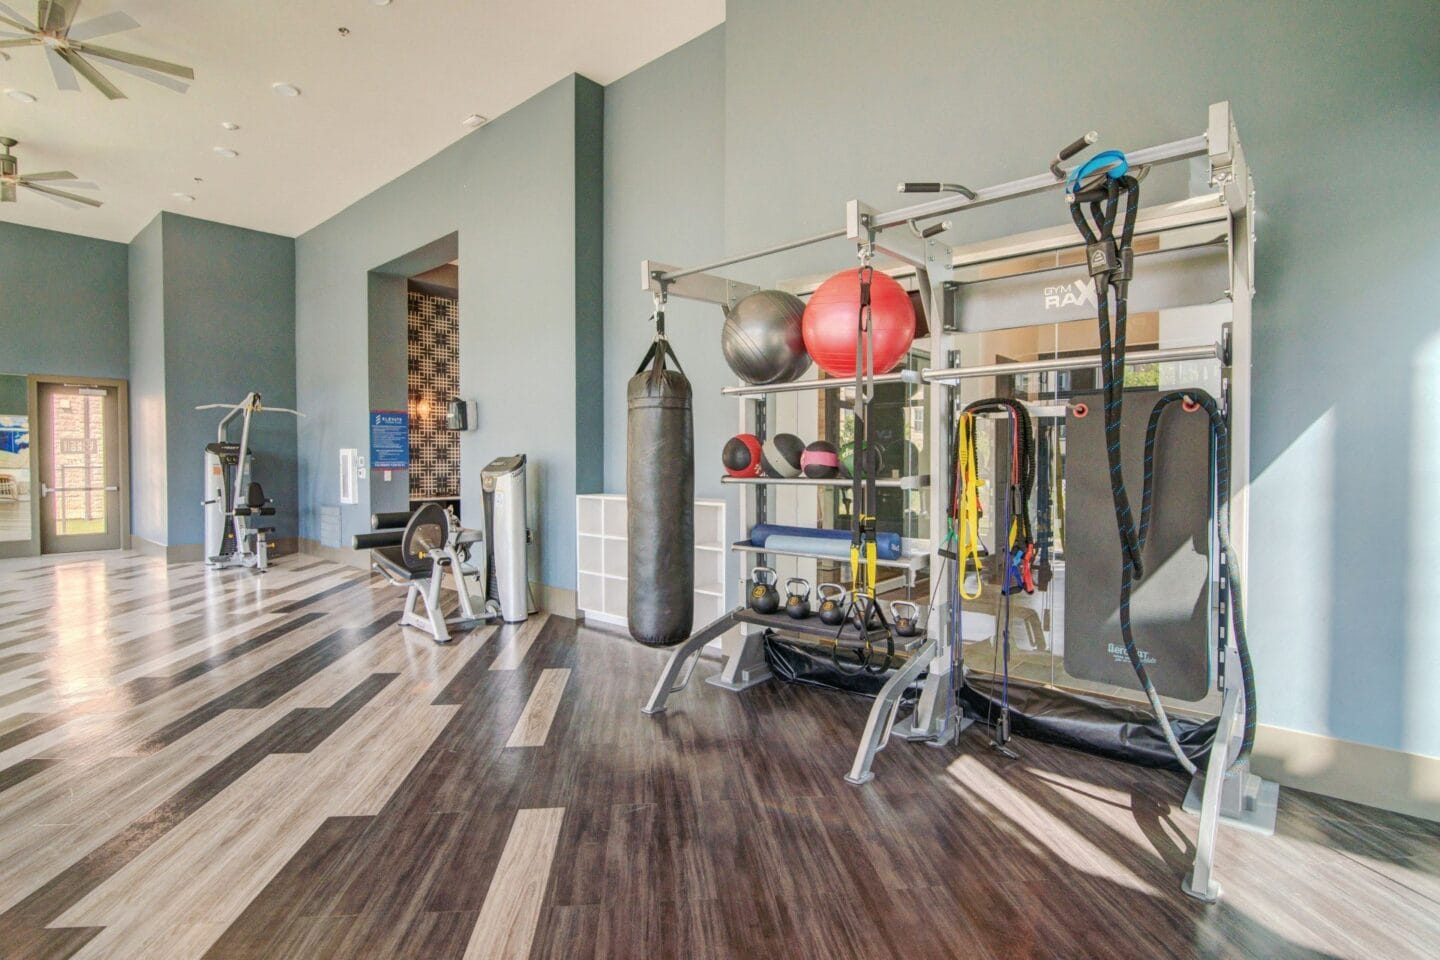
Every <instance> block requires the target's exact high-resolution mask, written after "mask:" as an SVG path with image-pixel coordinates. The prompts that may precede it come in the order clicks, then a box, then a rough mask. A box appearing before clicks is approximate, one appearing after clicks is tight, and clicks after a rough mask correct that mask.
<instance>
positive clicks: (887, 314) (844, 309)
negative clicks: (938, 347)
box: [801, 270, 915, 377]
mask: <svg viewBox="0 0 1440 960" xmlns="http://www.w3.org/2000/svg"><path fill="white" fill-rule="evenodd" d="M870 312H871V323H870V342H871V345H872V350H873V352H874V355H875V372H876V373H877V374H878V373H889V372H890V370H891V369H893V368H894V366H895V365H896V364H897V363H899V362H900V359H901V358H902V357H904V356H905V354H906V353H907V352H908V351H909V349H910V344H911V343H912V342H914V340H915V307H914V305H912V304H911V303H910V294H908V293H906V292H905V288H904V287H902V286H900V284H899V283H897V282H896V281H895V279H894V278H893V277H891V276H889V275H888V274H884V273H881V272H880V271H878V270H877V271H875V273H874V274H873V276H872V279H871V281H870ZM859 315H860V272H859V271H858V270H842V271H840V272H839V273H837V274H835V275H834V276H833V277H831V278H830V279H829V280H826V281H825V282H824V283H822V284H820V288H819V289H818V290H816V291H815V293H814V294H813V295H812V296H811V297H810V302H809V303H808V304H807V305H806V306H805V315H804V317H803V318H802V321H801V330H802V332H803V334H804V337H805V349H806V350H808V351H809V352H810V356H811V357H812V358H813V359H814V360H815V362H816V363H818V364H819V365H820V369H822V370H824V371H825V372H826V373H828V374H830V375H831V376H833V377H853V376H855V334H856V324H857V322H858V320H859Z"/></svg>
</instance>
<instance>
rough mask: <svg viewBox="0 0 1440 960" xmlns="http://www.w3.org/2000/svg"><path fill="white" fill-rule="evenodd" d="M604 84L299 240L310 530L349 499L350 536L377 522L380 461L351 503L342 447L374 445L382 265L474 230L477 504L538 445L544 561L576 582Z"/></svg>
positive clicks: (487, 137)
mask: <svg viewBox="0 0 1440 960" xmlns="http://www.w3.org/2000/svg"><path fill="white" fill-rule="evenodd" d="M593 87H594V84H592V83H591V82H590V81H588V80H585V79H583V78H581V77H574V76H572V77H569V78H566V79H565V80H563V81H561V82H559V83H556V84H554V85H553V86H551V87H549V88H548V89H546V90H545V91H543V92H541V93H540V94H538V95H536V96H535V97H533V98H531V99H530V100H528V101H527V102H525V103H524V104H522V105H521V106H519V107H517V108H515V109H514V110H511V111H510V112H508V113H506V114H505V115H503V116H501V117H499V118H498V119H496V120H494V121H492V122H491V123H490V124H488V125H486V126H485V127H482V128H481V129H480V130H477V131H475V132H474V133H472V134H470V135H468V136H466V137H464V138H463V139H462V140H460V141H458V142H457V143H455V144H453V145H452V146H450V147H448V148H447V149H445V150H443V151H441V152H440V153H439V154H437V155H436V156H434V157H432V158H431V159H429V160H427V161H426V162H424V163H422V164H421V165H420V166H418V167H416V168H415V169H413V170H411V171H409V172H408V173H406V174H404V175H403V176H401V177H399V178H397V179H396V180H394V181H392V182H391V183H389V184H387V185H386V186H384V187H382V188H381V189H379V190H377V191H375V192H374V193H372V194H370V195H369V196H367V197H365V198H364V199H362V200H360V201H358V202H357V203H355V204H353V205H352V206H350V207H348V208H346V209H345V210H344V211H342V212H341V213H340V214H338V215H336V216H335V217H333V218H332V219H330V220H328V221H326V222H325V223H323V224H321V225H319V226H317V227H316V228H314V229H313V230H311V231H309V232H307V233H306V234H305V235H303V236H302V237H300V238H299V239H298V240H297V241H296V310H297V313H296V351H297V364H298V379H299V399H300V404H301V407H302V408H303V409H305V410H306V411H307V413H310V414H311V416H310V417H308V418H307V419H306V420H305V421H303V422H302V423H301V424H300V435H299V444H300V483H301V497H302V501H303V503H304V510H303V512H302V515H301V518H300V524H301V535H302V536H303V537H306V538H309V539H313V540H316V541H319V540H320V534H321V530H320V511H321V509H322V508H325V507H331V508H338V509H339V510H340V517H341V530H340V537H339V540H338V542H337V543H336V544H334V545H348V544H349V540H350V536H351V535H352V534H354V533H358V532H361V531H363V530H366V529H368V527H369V513H370V511H369V503H370V499H371V498H370V493H369V489H368V486H369V485H370V484H373V483H374V482H375V478H374V475H373V474H372V475H371V476H370V478H369V479H368V481H367V482H366V484H365V485H364V487H362V490H361V503H360V504H359V505H357V506H354V507H340V506H339V503H338V500H339V491H338V484H339V480H338V451H339V450H340V448H342V447H356V448H358V449H360V450H361V451H362V456H363V455H368V446H369V444H368V434H367V411H368V410H369V406H368V404H369V398H370V387H369V385H368V384H367V382H366V378H364V377H362V376H357V372H358V371H366V370H367V369H369V364H368V359H367V356H366V353H367V349H368V348H367V342H368V337H367V335H366V331H367V317H368V310H369V306H368V297H369V291H370V284H369V281H368V279H367V277H368V274H369V272H370V271H371V270H373V269H375V268H377V267H379V266H381V265H384V264H387V263H389V262H390V261H392V260H394V259H395V258H397V257H399V256H401V255H403V254H406V253H407V252H409V251H413V250H417V249H418V248H420V247H422V246H424V245H425V244H428V243H431V242H432V241H434V240H436V238H439V237H445V236H448V235H449V234H452V233H458V239H459V254H460V298H459V299H460V387H461V390H460V392H461V394H462V396H464V397H465V398H466V399H472V400H476V401H478V404H479V429H478V430H475V431H471V432H469V433H466V434H465V435H463V437H462V438H461V459H462V463H463V464H464V473H463V477H462V480H461V499H462V510H463V511H464V513H465V515H466V516H471V517H474V516H478V515H479V502H480V492H479V478H480V468H481V467H482V466H484V464H485V463H487V462H489V461H490V460H491V459H492V458H494V457H496V456H500V455H503V454H509V453H517V452H525V453H528V454H529V455H530V458H531V467H530V480H531V485H532V488H534V489H536V490H538V498H539V502H538V504H535V505H534V506H533V508H532V514H531V520H530V523H531V526H532V527H533V528H535V532H536V540H537V545H536V547H537V553H538V555H539V566H538V567H534V568H533V569H532V576H534V577H538V579H541V580H543V582H545V583H547V584H550V585H553V586H558V587H573V586H574V583H575V543H574V540H575V535H574V516H575V504H574V495H575V475H576V463H575V460H576V450H577V443H576V431H575V410H576V383H577V380H579V379H580V378H582V377H584V376H590V375H592V374H591V373H589V372H588V371H590V370H591V369H592V368H593V366H594V365H598V363H599V357H598V356H597V357H580V358H578V359H577V356H576V351H575V342H576V329H577V324H578V323H579V322H580V321H579V320H578V319H577V317H578V315H579V313H580V311H581V310H582V304H583V303H584V302H585V298H586V297H588V296H594V297H598V290H597V291H593V292H587V291H586V290H584V289H579V288H578V287H579V285H577V282H576V277H577V273H576V262H575V251H576V248H577V240H576V237H577V231H578V230H580V229H581V227H580V226H579V225H578V221H579V220H580V218H581V217H586V216H590V215H591V214H590V213H589V212H588V209H589V208H588V207H586V208H583V209H582V208H581V207H580V206H579V205H577V202H576V163H577V155H578V154H579V152H580V151H581V150H582V149H584V145H583V144H577V119H576V118H577V113H578V112H581V111H591V110H596V109H599V107H598V102H597V101H598V100H599V97H598V96H597V95H596V91H594V90H591V89H590V88H593ZM398 376H400V377H401V378H403V376H404V373H403V369H402V370H401V371H400V372H399V374H398ZM534 499H535V494H534V493H532V501H533V500H534ZM532 562H533V561H532Z"/></svg>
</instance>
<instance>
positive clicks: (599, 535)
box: [575, 493, 729, 627]
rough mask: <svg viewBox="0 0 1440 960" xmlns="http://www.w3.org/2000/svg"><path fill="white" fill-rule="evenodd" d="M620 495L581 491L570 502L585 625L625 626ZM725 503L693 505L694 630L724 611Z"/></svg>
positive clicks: (624, 551)
mask: <svg viewBox="0 0 1440 960" xmlns="http://www.w3.org/2000/svg"><path fill="white" fill-rule="evenodd" d="M625 537H626V521H625V494H623V493H583V494H580V495H579V496H577V497H576V498H575V540H576V543H575V557H576V559H577V566H578V570H577V572H576V586H577V587H578V589H579V593H580V602H579V607H580V612H581V614H583V615H584V617H585V620H586V622H588V623H604V624H609V625H611V626H615V627H626V626H628V624H629V619H628V617H627V613H626V609H625V602H626V589H627V583H626V577H627V567H628V565H629V558H628V552H627V549H626V542H625ZM726 547H727V544H726V543H725V501H724V500H696V501H695V621H694V622H695V626H697V627H700V626H704V625H705V624H707V623H709V622H711V621H712V620H714V619H716V618H717V617H719V616H720V614H722V613H724V612H725V611H726V610H728V609H729V605H728V604H727V602H726V596H725V595H726V589H725V588H726V580H725V554H726Z"/></svg>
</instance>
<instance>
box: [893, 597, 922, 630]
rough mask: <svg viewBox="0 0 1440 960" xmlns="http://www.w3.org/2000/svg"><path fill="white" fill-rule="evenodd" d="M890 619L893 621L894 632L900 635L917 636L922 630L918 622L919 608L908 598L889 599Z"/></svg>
mask: <svg viewBox="0 0 1440 960" xmlns="http://www.w3.org/2000/svg"><path fill="white" fill-rule="evenodd" d="M890 619H891V620H893V621H894V623H895V633H896V635H897V636H901V637H918V636H920V634H921V633H923V632H924V629H925V628H924V627H923V626H922V625H921V623H920V608H919V607H918V606H916V605H915V604H913V603H911V602H910V601H909V600H891V601H890Z"/></svg>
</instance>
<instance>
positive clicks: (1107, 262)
mask: <svg viewBox="0 0 1440 960" xmlns="http://www.w3.org/2000/svg"><path fill="white" fill-rule="evenodd" d="M1109 153H1112V154H1113V153H1114V151H1109ZM1102 157H1103V158H1104V161H1103V162H1102ZM1106 164H1109V165H1108V166H1106ZM1097 181H1098V182H1097ZM1066 193H1067V197H1068V199H1069V201H1070V216H1071V218H1072V219H1073V220H1074V221H1075V226H1076V228H1077V229H1078V230H1079V231H1080V236H1081V237H1083V238H1084V240H1085V260H1086V263H1087V264H1088V265H1089V267H1090V276H1091V278H1092V280H1093V282H1094V284H1095V306H1096V318H1097V320H1098V323H1099V327H1100V373H1101V383H1102V391H1101V392H1102V394H1103V397H1104V418H1105V455H1106V459H1107V461H1108V463H1109V465H1110V496H1111V499H1112V500H1113V501H1114V504H1115V525H1116V527H1117V529H1118V530H1119V533H1120V553H1121V559H1122V567H1121V572H1120V632H1121V636H1122V638H1123V640H1124V645H1125V654H1126V656H1128V657H1129V658H1130V665H1131V667H1133V668H1134V670H1135V676H1136V678H1137V679H1138V680H1139V681H1140V687H1141V689H1143V690H1144V691H1145V698H1146V699H1147V700H1149V701H1150V709H1151V710H1152V711H1154V713H1155V719H1156V720H1157V721H1158V722H1159V724H1160V732H1161V733H1162V734H1163V735H1164V737H1165V742H1166V744H1168V745H1169V747H1170V752H1171V753H1172V754H1174V756H1175V760H1176V762H1177V763H1179V764H1180V767H1181V768H1182V769H1183V770H1184V771H1185V772H1186V773H1189V774H1191V775H1194V774H1195V773H1196V768H1195V764H1194V762H1192V761H1191V759H1190V758H1189V757H1188V756H1187V755H1186V754H1185V751H1184V749H1183V748H1182V747H1181V746H1180V741H1179V740H1177V739H1176V737H1175V730H1174V728H1173V727H1171V725H1170V716H1169V714H1168V713H1166V711H1165V705H1164V704H1162V703H1161V702H1160V694H1159V692H1158V691H1157V690H1156V689H1155V684H1154V682H1153V681H1151V679H1150V673H1149V671H1147V670H1146V669H1145V663H1144V661H1142V660H1141V658H1140V651H1139V650H1138V649H1137V648H1136V646H1135V638H1134V635H1133V633H1132V631H1131V629H1130V593H1131V589H1132V587H1133V582H1134V581H1135V580H1138V579H1140V578H1141V577H1143V576H1144V575H1145V565H1144V561H1143V559H1142V558H1141V555H1140V553H1141V549H1140V547H1141V543H1140V537H1139V534H1138V533H1137V531H1136V529H1135V520H1134V515H1133V514H1132V513H1131V510H1130V496H1129V493H1128V492H1127V491H1126V489H1125V475H1124V468H1123V466H1122V464H1121V459H1120V453H1121V451H1120V425H1121V419H1122V412H1123V411H1122V408H1123V406H1124V398H1125V322H1126V319H1127V317H1128V303H1127V297H1128V295H1129V288H1130V277H1131V272H1132V269H1133V266H1134V252H1133V250H1132V246H1131V242H1132V240H1133V239H1134V236H1135V218H1136V215H1137V214H1138V213H1139V211H1140V184H1139V182H1138V181H1137V180H1136V179H1135V178H1134V177H1131V176H1127V175H1126V164H1125V163H1124V158H1123V156H1122V157H1120V158H1119V162H1115V158H1114V157H1113V156H1112V157H1106V156H1105V155H1104V154H1101V155H1098V156H1096V157H1095V158H1093V159H1092V160H1090V161H1089V162H1087V163H1085V164H1083V165H1082V166H1081V167H1079V168H1077V169H1076V170H1075V172H1074V173H1072V174H1071V176H1070V180H1069V183H1068V184H1067V185H1066ZM1122 195H1123V196H1124V197H1125V219H1124V223H1123V226H1122V227H1121V230H1120V234H1119V236H1118V237H1117V236H1116V234H1115V226H1116V221H1117V217H1118V214H1119V209H1120V198H1121V196H1122ZM1087 203H1088V204H1089V208H1090V219H1089V220H1087V219H1086V216H1085V205H1086V204H1087ZM1092 221H1093V224H1094V225H1093V227H1092V225H1091V223H1092ZM1112 290H1113V291H1114V296H1115V331H1114V336H1113V338H1112V336H1111V331H1110V294H1111V291H1112Z"/></svg>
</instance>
